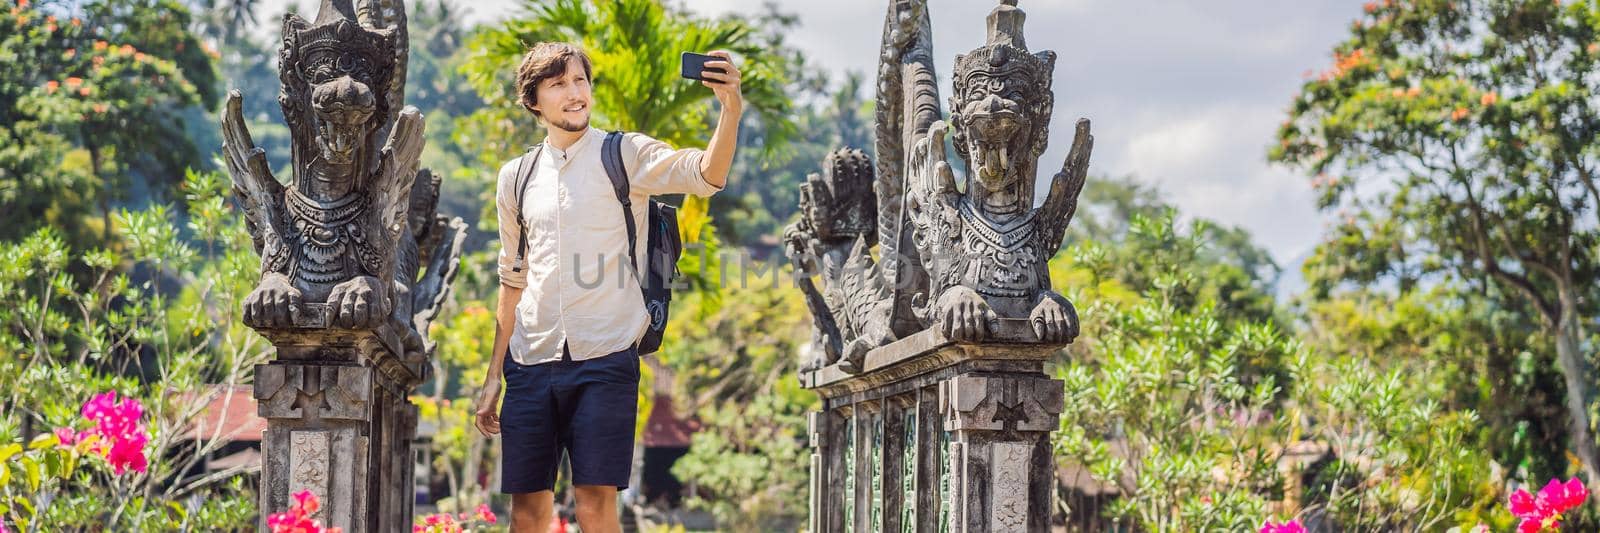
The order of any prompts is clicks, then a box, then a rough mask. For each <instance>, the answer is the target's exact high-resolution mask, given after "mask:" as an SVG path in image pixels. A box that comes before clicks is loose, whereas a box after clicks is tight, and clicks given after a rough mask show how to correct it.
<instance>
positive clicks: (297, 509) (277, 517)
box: [267, 490, 344, 533]
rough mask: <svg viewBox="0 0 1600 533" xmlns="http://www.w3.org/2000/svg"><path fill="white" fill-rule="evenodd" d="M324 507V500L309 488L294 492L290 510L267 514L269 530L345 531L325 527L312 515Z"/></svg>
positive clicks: (277, 532)
mask: <svg viewBox="0 0 1600 533" xmlns="http://www.w3.org/2000/svg"><path fill="white" fill-rule="evenodd" d="M319 509H322V502H320V501H318V500H317V495H316V494H313V493H312V492H311V491H309V490H302V491H300V492H296V493H294V503H293V504H291V505H290V506H289V510H288V511H286V512H282V513H275V514H272V515H270V516H267V530H268V531H271V532H272V533H343V532H344V530H343V529H342V528H337V527H330V528H323V527H322V522H321V521H319V520H312V519H311V515H314V514H317V511H318V510H319Z"/></svg>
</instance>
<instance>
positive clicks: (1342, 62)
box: [1270, 0, 1600, 483]
mask: <svg viewBox="0 0 1600 533" xmlns="http://www.w3.org/2000/svg"><path fill="white" fill-rule="evenodd" d="M1597 38H1600V5H1597V4H1595V3H1594V2H1570V3H1566V5H1563V3H1562V2H1558V1H1553V0H1549V1H1547V0H1539V1H1512V0H1448V1H1447V0H1417V1H1401V2H1390V1H1385V2H1382V3H1379V2H1368V3H1367V5H1366V14H1365V15H1364V16H1363V17H1362V18H1361V19H1360V20H1358V21H1356V22H1355V23H1354V24H1353V25H1352V26H1351V32H1350V37H1349V38H1348V39H1346V40H1345V41H1344V42H1343V43H1340V44H1339V45H1337V46H1336V48H1335V50H1334V65H1333V66H1332V68H1330V69H1328V70H1326V71H1324V72H1322V73H1320V74H1318V75H1315V76H1313V77H1312V78H1311V79H1308V80H1307V81H1306V83H1305V85H1304V87H1303V88H1302V89H1301V92H1300V94H1298V95H1296V96H1295V98H1294V102H1293V106H1292V108H1291V110H1290V113H1289V117H1288V120H1287V121H1286V122H1285V123H1284V125H1283V127H1282V129H1281V130H1280V141H1279V144H1278V145H1277V146H1275V147H1273V148H1272V149H1271V154H1270V156H1271V158H1272V159H1273V160H1275V161H1279V162H1284V163H1287V164H1291V165H1294V166H1297V167H1299V168H1302V169H1305V170H1306V171H1307V172H1308V173H1309V174H1311V175H1313V176H1315V177H1314V178H1313V180H1312V184H1313V186H1314V187H1316V188H1317V189H1318V191H1319V193H1320V195H1321V196H1320V198H1321V205H1322V207H1323V208H1325V209H1328V210H1337V212H1338V213H1339V215H1340V216H1339V219H1340V220H1339V224H1338V226H1337V227H1336V228H1335V229H1334V232H1333V235H1332V236H1330V237H1329V239H1328V240H1327V241H1326V242H1325V243H1323V244H1322V245H1321V246H1320V247H1319V249H1318V251H1317V257H1316V258H1315V260H1314V261H1313V263H1312V264H1313V266H1314V270H1313V271H1312V272H1311V274H1312V277H1313V278H1315V279H1316V280H1321V281H1320V282H1318V283H1317V285H1315V287H1320V290H1324V291H1325V290H1326V289H1327V288H1329V287H1333V286H1335V285H1337V284H1338V283H1340V282H1353V283H1358V284H1379V283H1392V284H1393V285H1394V286H1396V287H1398V288H1399V289H1400V290H1401V291H1407V290H1413V289H1415V288H1417V287H1419V286H1423V285H1427V284H1429V283H1432V282H1435V281H1439V280H1444V279H1454V280H1459V281H1460V282H1461V283H1464V284H1468V285H1469V286H1472V287H1474V290H1476V291H1480V292H1485V291H1491V290H1492V291H1495V292H1497V293H1499V294H1504V295H1516V299H1515V300H1507V302H1508V303H1513V305H1515V307H1514V308H1515V309H1516V310H1518V311H1519V312H1522V313H1526V314H1527V315H1528V316H1531V317H1535V320H1536V321H1537V322H1538V323H1539V324H1540V326H1541V328H1542V330H1543V332H1544V334H1545V335H1547V336H1549V337H1550V338H1551V339H1552V340H1553V344H1554V345H1555V346H1554V349H1555V354H1556V355H1555V357H1554V359H1555V361H1556V363H1557V365H1558V366H1559V368H1560V372H1561V374H1562V376H1563V378H1564V380H1563V381H1564V382H1565V383H1564V384H1565V388H1566V390H1565V398H1566V401H1565V409H1566V414H1567V418H1568V420H1567V430H1568V431H1569V432H1570V435H1571V438H1572V441H1571V443H1570V449H1571V450H1572V452H1573V454H1574V455H1575V456H1576V457H1577V458H1578V467H1579V468H1580V469H1581V470H1582V472H1583V474H1584V477H1585V478H1586V479H1587V481H1588V482H1589V483H1600V451H1597V448H1596V438H1595V426H1594V424H1595V420H1594V413H1595V410H1596V408H1597V404H1596V396H1595V387H1596V375H1595V369H1594V368H1595V367H1594V354H1593V347H1594V339H1593V338H1592V337H1591V332H1592V328H1593V324H1594V322H1595V319H1596V305H1597V302H1600V299H1597V298H1596V297H1597V296H1600V294H1597V293H1596V292H1595V291H1596V290H1597V287H1600V286H1597V285H1596V284H1595V283H1594V282H1593V280H1594V279H1596V276H1597V275H1600V271H1597V270H1596V259H1597V258H1596V253H1597V248H1596V245H1597V244H1600V183H1597V182H1596V180H1597V179H1600V178H1597V177H1596V175H1597V173H1600V137H1597V135H1600V114H1597V113H1596V111H1597V110H1596V109H1595V107H1594V105H1595V104H1594V102H1596V101H1597V100H1596V96H1597V92H1596V83H1600V80H1597V79H1596V78H1595V77H1594V75H1593V73H1594V72H1595V71H1596V69H1597V67H1600V42H1597Z"/></svg>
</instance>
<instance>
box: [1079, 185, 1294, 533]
mask: <svg viewBox="0 0 1600 533" xmlns="http://www.w3.org/2000/svg"><path fill="white" fill-rule="evenodd" d="M1128 236H1129V240H1128V242H1126V243H1124V244H1123V247H1125V248H1124V249H1127V250H1128V251H1134V250H1137V251H1139V252H1143V253H1138V254H1133V255H1126V256H1123V255H1118V256H1117V257H1118V258H1119V259H1121V260H1127V261H1135V263H1134V264H1131V265H1128V264H1123V263H1121V262H1120V261H1106V260H1104V259H1105V254H1106V251H1105V250H1103V249H1101V248H1099V246H1098V245H1097V244H1094V243H1086V244H1081V245H1077V246H1074V247H1073V248H1071V249H1069V255H1071V256H1072V257H1074V258H1076V259H1077V260H1078V261H1077V262H1078V264H1080V265H1082V266H1080V267H1077V268H1084V269H1088V270H1090V271H1091V272H1090V274H1089V276H1090V277H1091V278H1092V279H1105V278H1114V279H1119V280H1120V278H1118V277H1117V276H1118V275H1119V274H1125V273H1127V272H1129V271H1132V272H1137V273H1140V274H1141V276H1139V277H1138V278H1137V279H1134V280H1129V281H1118V282H1117V283H1116V285H1118V286H1123V285H1124V284H1126V286H1128V287H1133V288H1137V289H1139V291H1140V293H1141V294H1140V296H1139V297H1138V298H1137V299H1134V300H1132V301H1127V300H1121V299H1118V298H1104V299H1102V298H1099V297H1098V295H1096V294H1093V293H1092V292H1090V291H1082V292H1080V295H1079V297H1078V298H1075V299H1076V300H1077V301H1080V302H1094V303H1093V304H1091V305H1090V306H1089V307H1087V308H1086V309H1083V310H1082V311H1081V317H1082V319H1083V325H1084V330H1083V337H1082V339H1085V340H1087V342H1085V341H1084V340H1080V341H1079V343H1078V346H1079V350H1083V351H1084V352H1086V353H1084V354H1081V355H1082V357H1075V358H1073V360H1070V361H1068V362H1066V363H1064V364H1062V365H1060V366H1058V367H1057V376H1058V377H1059V378H1061V379H1062V380H1063V381H1065V382H1066V392H1067V394H1066V408H1065V409H1064V411H1063V416H1062V419H1061V429H1060V431H1059V432H1058V433H1056V434H1055V440H1054V446H1055V449H1056V453H1057V455H1058V456H1059V457H1062V458H1065V459H1068V460H1070V461H1071V462H1073V463H1075V464H1078V465H1082V466H1083V467H1084V468H1085V469H1086V470H1087V471H1088V472H1090V473H1091V474H1092V475H1093V477H1094V478H1095V479H1096V480H1097V481H1098V482H1100V483H1103V484H1105V485H1106V486H1108V487H1115V490H1116V491H1117V492H1118V493H1119V494H1120V495H1121V497H1120V498H1119V499H1118V500H1117V501H1116V502H1115V503H1114V504H1112V505H1111V506H1110V507H1109V508H1108V509H1107V513H1108V514H1109V516H1110V517H1113V518H1115V519H1118V520H1122V521H1127V522H1130V523H1134V524H1138V525H1139V527H1141V528H1145V529H1150V530H1157V531H1210V530H1243V529H1250V528H1252V527H1253V526H1256V525H1259V523H1260V521H1261V517H1263V516H1264V515H1265V510H1266V508H1267V503H1268V502H1269V501H1272V500H1275V499H1276V498H1275V496H1277V495H1279V494H1281V492H1282V487H1281V480H1280V479H1279V476H1278V472H1277V469H1276V463H1277V459H1278V457H1279V455H1280V454H1281V446H1278V445H1276V443H1277V442H1278V439H1279V436H1280V435H1282V434H1283V433H1285V429H1286V427H1287V424H1286V422H1285V421H1284V420H1282V419H1279V418H1277V417H1274V416H1273V414H1274V412H1275V410H1276V409H1278V408H1279V399H1280V397H1281V396H1282V394H1281V393H1282V389H1281V387H1283V386H1284V385H1285V383H1284V382H1285V381H1288V380H1289V379H1291V377H1290V376H1289V375H1288V374H1287V371H1286V370H1287V369H1286V365H1285V364H1284V363H1285V362H1286V361H1287V360H1292V359H1297V358H1300V357H1304V348H1303V347H1302V346H1301V345H1300V344H1299V343H1298V342H1297V341H1295V340H1294V339H1293V338H1291V337H1288V336H1286V335H1284V334H1283V333H1281V332H1279V331H1278V330H1277V329H1276V328H1274V327H1273V326H1271V325H1270V323H1265V322H1261V323H1258V322H1253V321H1250V320H1248V319H1243V318H1236V319H1233V320H1229V319H1227V318H1225V317H1224V316H1222V314H1221V313H1220V312H1219V308H1221V307H1223V306H1224V305H1225V304H1222V303H1219V302H1218V301H1217V300H1216V299H1214V298H1215V297H1217V296H1221V297H1226V295H1215V294H1214V295H1211V296H1210V297H1204V298H1205V299H1200V300H1197V299H1196V298H1197V296H1198V295H1200V294H1203V292H1202V291H1198V290H1196V289H1197V288H1198V287H1199V286H1200V285H1201V284H1202V280H1204V278H1203V277H1201V276H1198V275H1196V274H1197V273H1196V272H1195V271H1194V270H1191V268H1195V267H1194V266H1192V264H1191V263H1193V258H1195V257H1197V256H1198V254H1199V253H1200V250H1201V248H1202V245H1203V244H1204V242H1203V241H1202V240H1200V239H1199V238H1197V237H1196V236H1194V235H1189V236H1182V235H1180V234H1179V233H1178V232H1177V231H1176V230H1175V228H1174V227H1173V221H1172V218H1171V216H1170V214H1169V215H1167V216H1165V217H1162V218H1159V219H1145V218H1143V217H1139V216H1136V217H1135V219H1134V221H1133V222H1132V225H1131V227H1130V231H1129V233H1128ZM1053 266H1054V265H1053ZM1119 269H1120V270H1119ZM1069 277H1070V276H1069ZM1091 286H1094V285H1091ZM1080 512H1081V511H1080Z"/></svg>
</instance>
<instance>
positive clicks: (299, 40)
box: [279, 14, 396, 165]
mask: <svg viewBox="0 0 1600 533" xmlns="http://www.w3.org/2000/svg"><path fill="white" fill-rule="evenodd" d="M330 18H331V20H326V21H324V20H322V19H319V20H318V21H317V22H316V23H315V25H312V24H311V23H307V22H306V21H305V20H303V19H300V18H299V17H298V16H295V15H292V14H291V15H289V16H288V18H287V20H286V21H285V25H286V26H287V27H286V28H285V31H284V40H285V42H284V48H283V51H282V56H283V57H282V62H281V63H282V64H283V65H284V66H283V67H281V68H282V70H283V78H284V80H283V82H284V86H283V94H282V95H281V96H280V97H279V101H280V102H281V103H283V105H284V117H285V119H287V120H288V121H289V123H290V126H291V132H292V133H293V134H295V142H296V145H297V147H298V150H299V151H300V153H299V155H300V156H301V157H304V158H307V160H309V158H314V157H315V158H320V159H322V160H323V161H326V162H327V163H331V164H334V165H352V164H357V163H365V158H368V157H369V156H370V155H371V154H373V153H375V150H376V149H377V147H378V144H379V143H381V142H382V140H381V139H377V138H376V137H377V136H375V135H374V133H375V132H377V131H378V130H379V129H380V128H382V127H383V126H384V125H385V124H387V123H388V122H389V121H390V120H391V119H392V117H390V115H391V112H390V111H391V109H392V107H393V106H394V104H395V102H388V101H386V100H387V98H388V96H389V85H390V84H391V83H393V79H392V77H393V75H394V71H395V68H396V59H395V56H394V45H393V43H391V42H390V41H391V39H392V35H391V31H390V30H386V29H371V28H366V27H363V26H362V25H361V24H360V23H358V22H356V21H355V20H353V19H350V18H347V17H343V16H333V17H330ZM295 126H299V128H295ZM296 129H298V131H294V130H296Z"/></svg>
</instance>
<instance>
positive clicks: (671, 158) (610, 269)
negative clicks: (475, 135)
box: [495, 128, 722, 365]
mask: <svg viewBox="0 0 1600 533" xmlns="http://www.w3.org/2000/svg"><path fill="white" fill-rule="evenodd" d="M605 135H606V134H605V132H603V131H600V130H598V129H595V128H589V129H588V130H587V131H585V132H584V134H583V137H581V138H580V139H579V140H578V142H576V143H574V144H573V145H572V146H570V147H568V148H567V149H566V150H559V149H557V148H555V147H554V146H551V145H550V144H549V141H548V139H547V140H546V141H545V143H544V144H543V146H542V151H543V153H542V154H541V155H540V156H539V158H538V159H539V161H538V164H537V166H536V168H534V170H533V174H532V176H531V177H530V178H529V179H528V180H527V183H526V184H525V187H526V192H524V193H523V195H522V205H521V206H517V205H516V198H517V192H516V191H515V190H514V188H515V185H516V181H517V178H516V172H517V164H518V162H520V160H521V159H522V158H523V157H527V156H528V154H524V155H523V156H518V157H517V158H515V159H512V160H511V161H509V162H507V163H506V164H505V165H503V166H501V167H500V175H499V179H498V180H497V185H496V187H495V189H496V190H495V206H496V211H497V212H498V214H499V222H500V257H499V275H500V282H501V283H502V284H505V285H508V286H511V287H518V288H522V289H523V291H522V298H521V299H520V300H518V301H517V310H516V320H515V322H516V323H515V325H514V326H513V327H512V331H511V346H510V350H511V357H512V358H513V359H514V360H516V361H517V362H518V363H521V364H524V365H528V364H536V363H543V362H548V361H556V360H560V359H561V344H562V342H563V341H565V342H566V343H567V348H568V350H569V351H570V352H571V354H572V359H574V360H583V359H591V358H595V357H600V356H603V355H606V354H609V353H612V352H616V351H618V350H622V349H623V348H627V347H629V346H632V345H633V344H634V343H636V342H637V341H638V340H639V338H640V337H641V336H642V335H644V331H645V328H646V327H647V326H648V325H649V321H650V317H649V313H648V312H647V311H646V310H645V306H644V297H643V295H642V294H641V293H640V291H639V282H638V278H636V277H635V275H634V274H633V271H631V270H630V269H628V268H627V267H626V266H625V265H626V262H627V260H628V230H627V227H626V226H625V225H624V223H623V219H622V203H621V202H619V201H617V196H616V192H615V189H613V188H612V186H611V179H610V178H609V177H607V176H606V171H605V167H604V166H603V165H602V163H601V162H600V145H601V143H602V141H603V140H604V138H605ZM704 156H705V152H704V150H700V149H698V148H685V149H681V150H675V149H673V148H672V147H671V146H669V145H667V143H665V142H662V141H659V140H656V139H653V138H651V137H649V136H646V135H643V134H639V133H627V134H624V135H623V142H622V162H623V167H624V168H626V169H627V171H628V181H629V184H630V185H629V189H630V200H631V201H632V203H633V219H634V227H635V228H636V230H635V231H637V233H638V235H637V241H638V242H637V243H636V244H635V249H634V251H635V255H636V256H637V257H639V258H640V261H643V260H644V257H645V249H646V248H645V245H646V243H645V240H646V237H645V236H646V235H647V233H646V232H645V221H646V216H647V214H648V201H649V198H650V196H652V195H657V194H674V193H685V194H694V195H697V196H711V195H712V194H713V193H716V192H717V191H720V190H722V187H718V186H714V185H712V184H710V183H709V182H707V181H706V179H705V175H704V174H702V173H701V171H700V161H701V159H702V158H703V157H704ZM519 207H520V209H519ZM519 214H520V215H521V216H522V219H523V222H524V223H525V224H526V226H527V236H528V245H527V257H526V258H525V264H526V266H525V267H524V268H523V269H522V271H521V272H517V271H515V270H514V267H516V266H518V265H517V258H516V255H517V238H518V226H517V221H516V217H517V216H518V215H519ZM641 268H642V267H641Z"/></svg>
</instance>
